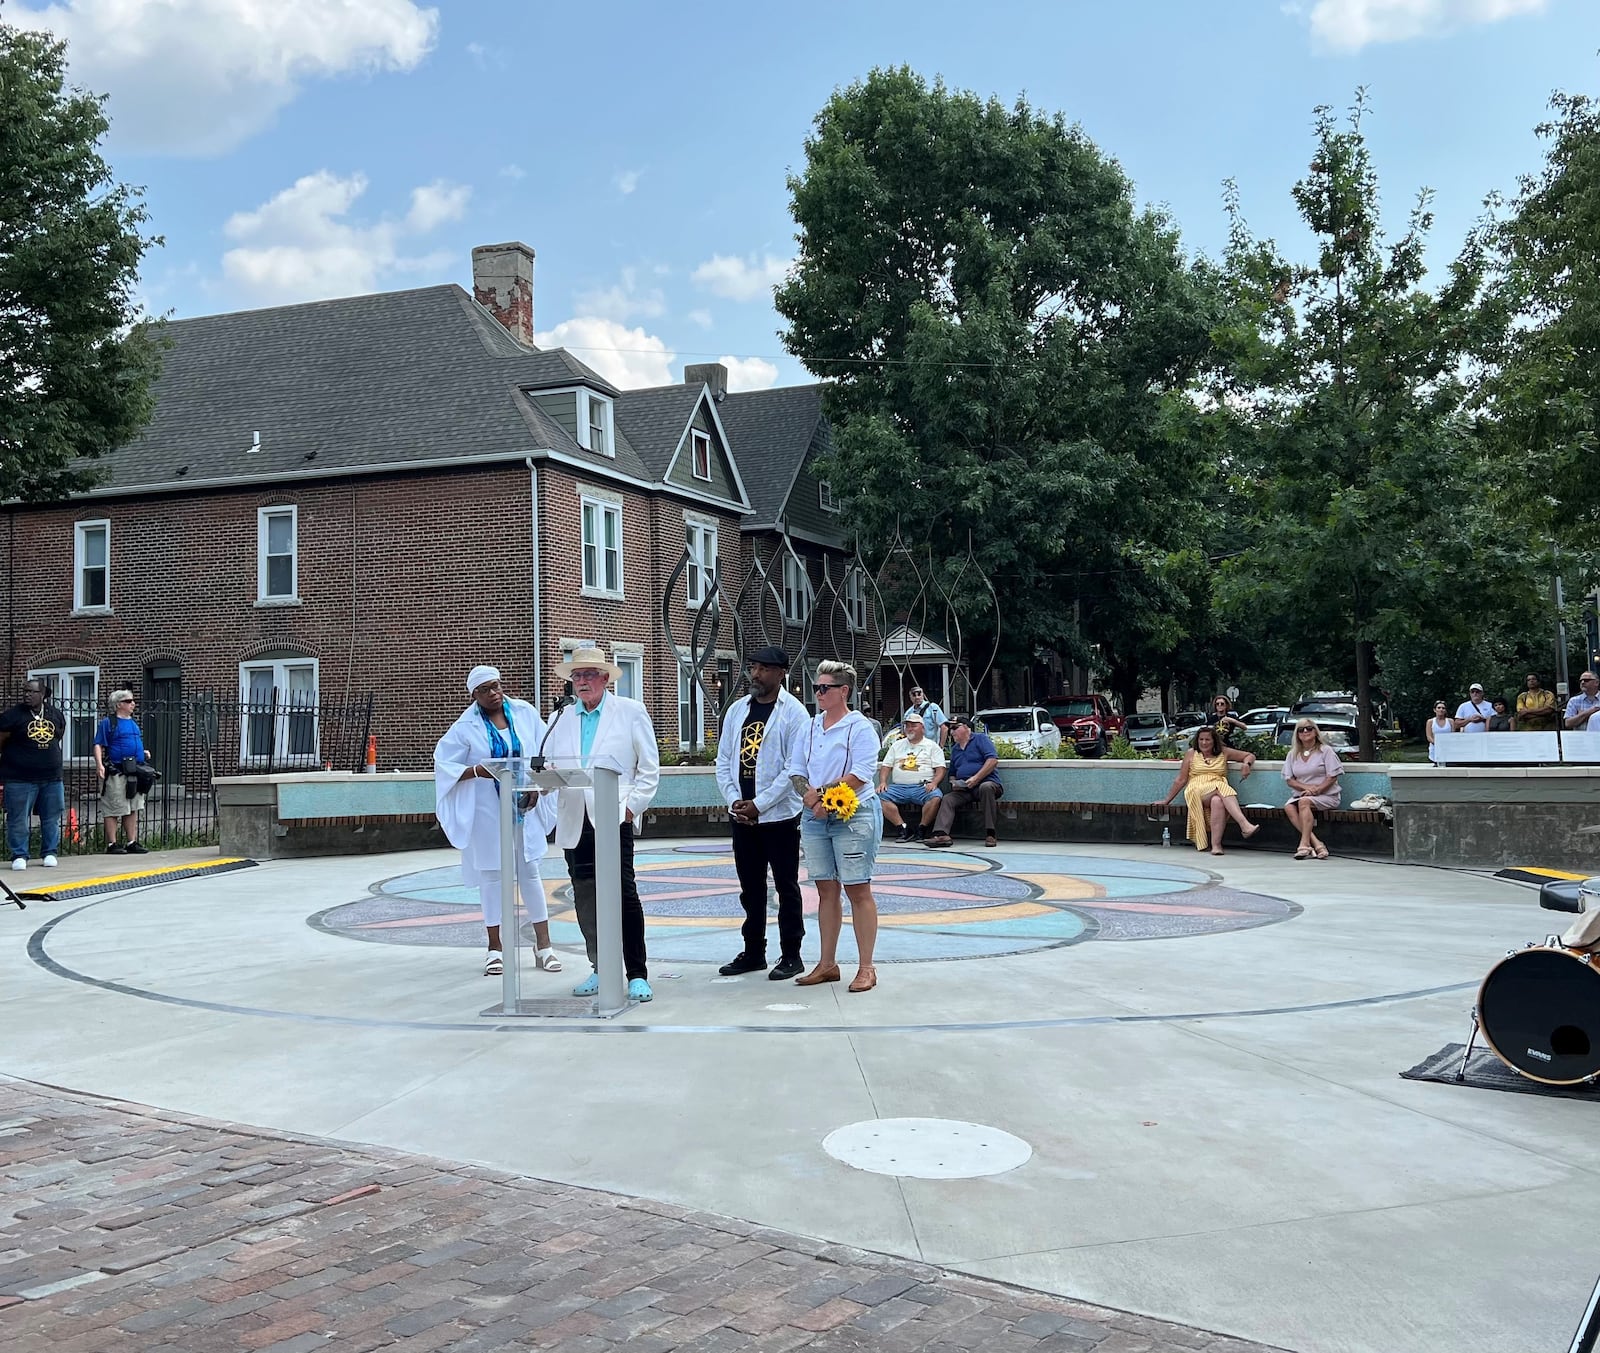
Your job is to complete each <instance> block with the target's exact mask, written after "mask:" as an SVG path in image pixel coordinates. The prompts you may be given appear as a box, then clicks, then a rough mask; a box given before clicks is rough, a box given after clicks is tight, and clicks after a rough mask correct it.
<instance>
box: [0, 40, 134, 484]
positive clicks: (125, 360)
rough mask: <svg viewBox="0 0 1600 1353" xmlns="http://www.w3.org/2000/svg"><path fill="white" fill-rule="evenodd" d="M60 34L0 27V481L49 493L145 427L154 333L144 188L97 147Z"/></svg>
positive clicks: (92, 106) (99, 112) (95, 123)
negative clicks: (115, 169) (141, 280)
mask: <svg viewBox="0 0 1600 1353" xmlns="http://www.w3.org/2000/svg"><path fill="white" fill-rule="evenodd" d="M65 59H66V57H65V45H64V44H62V43H59V42H55V41H52V40H51V39H50V38H48V37H46V36H44V35H42V34H39V33H33V32H26V31H22V30H18V29H14V28H9V27H5V26H0V484H4V485H5V493H6V495H7V496H11V497H15V498H20V499H22V500H23V501H25V502H46V501H52V500H56V499H60V498H62V497H65V496H66V495H68V494H69V493H72V492H75V491H78V490H81V489H84V488H87V487H89V486H90V485H91V484H93V483H94V482H95V479H96V474H95V467H94V465H93V461H94V460H95V458H96V457H99V456H103V455H104V454H105V453H106V452H108V451H110V450H112V449H114V448H116V447H118V446H121V445H124V444H125V443H127V442H128V441H130V440H131V439H132V438H133V436H134V435H135V434H136V433H137V432H138V431H139V429H140V428H141V427H143V426H144V424H145V422H146V421H147V420H148V419H149V416H150V409H151V397H150V383H151V380H152V379H153V377H154V375H155V372H156V370H157V367H158V362H159V346H158V337H157V335H156V333H155V332H153V330H152V328H151V326H149V325H145V324H141V323H139V322H138V319H139V316H138V308H137V306H136V304H135V302H134V299H133V286H134V282H135V279H136V276H137V272H138V268H139V261H140V259H141V258H142V257H143V256H144V253H145V251H146V250H147V249H148V248H149V247H150V246H151V245H152V244H155V243H157V242H158V241H157V240H155V239H154V238H153V237H151V236H148V235H145V234H144V233H143V228H144V226H145V222H146V216H145V212H144V208H143V207H142V206H141V204H140V197H139V193H138V192H137V191H136V190H135V189H132V188H129V187H126V186H124V185H122V184H119V183H117V182H115V181H114V180H113V178H112V175H111V170H110V168H109V167H108V166H107V164H106V162H105V160H104V159H102V158H101V155H100V152H99V144H100V141H101V138H102V137H103V136H104V135H105V133H106V130H107V126H108V124H107V122H106V118H105V113H104V111H103V108H102V101H101V100H100V99H98V98H96V97H94V96H92V95H90V94H85V93H83V92H82V91H79V90H68V89H67V88H66V87H65V81H64V66H65Z"/></svg>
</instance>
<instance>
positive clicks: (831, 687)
mask: <svg viewBox="0 0 1600 1353" xmlns="http://www.w3.org/2000/svg"><path fill="white" fill-rule="evenodd" d="M811 689H812V690H814V691H815V692H816V693H817V694H818V695H821V694H822V693H823V691H836V690H838V689H839V683H838V682H837V681H819V682H817V683H816V684H815V685H814V686H812V688H811Z"/></svg>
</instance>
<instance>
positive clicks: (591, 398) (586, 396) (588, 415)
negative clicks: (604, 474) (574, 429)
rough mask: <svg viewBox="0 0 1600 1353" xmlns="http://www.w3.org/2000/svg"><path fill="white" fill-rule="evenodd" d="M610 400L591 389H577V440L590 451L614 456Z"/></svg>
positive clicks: (615, 450)
mask: <svg viewBox="0 0 1600 1353" xmlns="http://www.w3.org/2000/svg"><path fill="white" fill-rule="evenodd" d="M612 428H613V422H612V408H611V401H610V400H609V399H607V398H606V397H605V396H604V395H597V394H595V393H594V391H592V390H580V391H578V440H579V441H580V442H582V444H583V445H584V446H585V447H586V448H588V449H589V450H590V451H595V452H598V453H599V454H600V455H602V456H615V455H616V454H617V449H616V446H615V444H614V442H613V439H612Z"/></svg>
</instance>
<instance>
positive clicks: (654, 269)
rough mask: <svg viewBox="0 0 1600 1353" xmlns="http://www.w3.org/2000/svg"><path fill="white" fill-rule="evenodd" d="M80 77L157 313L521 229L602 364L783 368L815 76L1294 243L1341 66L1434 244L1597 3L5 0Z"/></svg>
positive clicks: (1395, 182) (1534, 155)
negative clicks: (145, 212)
mask: <svg viewBox="0 0 1600 1353" xmlns="http://www.w3.org/2000/svg"><path fill="white" fill-rule="evenodd" d="M0 17H3V18H4V19H5V21H7V22H10V23H13V24H20V23H26V24H31V25H40V26H48V27H51V28H52V29H54V30H55V31H57V32H60V33H62V34H64V35H66V36H68V37H69V39H70V40H71V42H72V49H71V50H72V61H73V73H74V78H76V79H77V80H79V81H81V82H82V83H83V84H85V85H86V86H87V87H89V88H93V89H96V90H99V91H102V92H105V93H107V94H108V95H109V96H110V110H111V114H112V117H113V120H114V126H113V131H112V135H111V137H110V140H109V144H108V153H109V155H110V157H111V159H112V162H113V165H114V168H115V170H116V172H117V173H118V175H119V176H120V177H121V178H123V179H124V180H125V181H128V182H133V183H138V184H142V185H144V187H145V189H146V200H147V203H148V206H149V208H150V210H151V213H152V216H153V224H154V228H155V229H156V230H157V231H158V232H159V233H161V234H162V235H164V236H165V240H166V243H165V246H164V247H163V248H161V249H159V250H157V251H155V252H154V253H153V254H152V256H151V258H150V259H149V261H148V263H147V266H146V269H145V274H144V278H143V284H142V294H143V297H144V299H145V301H146V303H147V304H148V305H149V306H150V308H152V309H153V310H156V311H159V312H165V313H169V314H171V315H173V316H175V317H180V318H181V317H186V316H190V315H198V314H208V313H215V312H218V311H223V310H233V309H245V308H253V307H256V306H261V305H272V304H282V303H286V302H294V301H303V300H312V299H318V298H322V297H326V296H335V295H347V294H355V293H360V292H366V291H377V290H390V289H398V288H402V287H410V286H421V285H429V284H433V283H438V282H449V281H454V282H460V283H462V284H468V283H469V282H470V259H469V254H470V250H471V248H472V246H473V245H474V244H482V243H493V242H498V241H501V240H506V239H522V240H525V241H527V242H528V243H529V244H531V245H533V246H534V248H535V250H536V251H537V253H538V270H537V276H536V283H535V318H536V327H537V328H538V329H539V331H540V332H541V333H542V334H543V335H545V336H546V339H545V341H547V342H551V343H555V342H560V343H564V344H565V345H566V346H569V347H571V348H572V349H573V351H574V352H576V353H578V355H580V356H581V357H583V359H584V360H586V361H588V362H589V363H590V364H591V365H593V366H595V367H597V368H598V369H599V370H601V371H602V372H604V373H605V374H607V375H609V376H611V377H612V378H613V379H615V380H618V381H620V382H622V383H625V384H631V385H638V384H655V383H660V382H662V381H667V380H676V379H679V378H680V375H681V368H682V365H683V363H684V362H685V361H704V360H713V359H718V358H724V359H732V365H733V369H734V379H735V384H736V386H738V387H742V388H753V387H759V386H762V385H766V384H771V383H779V384H789V383H793V382H795V381H799V380H804V379H806V376H805V373H804V371H803V369H801V368H800V367H799V365H798V364H797V363H795V362H794V361H793V360H792V359H790V358H788V357H786V356H785V355H784V354H783V349H782V344H781V342H780V341H779V338H778V330H779V328H780V323H781V322H780V320H779V318H778V316H777V314H776V313H775V312H774V311H773V309H772V306H771V289H770V285H771V280H772V278H773V277H774V276H776V275H778V274H779V273H781V270H782V268H783V266H784V264H785V262H786V261H787V260H788V259H789V258H790V256H791V255H792V253H793V249H794V240H793V225H792V222H791V221H790V218H789V214H788V196H787V190H786V187H785V175H786V174H787V173H788V172H789V171H791V170H796V169H799V168H800V167H802V165H803V154H804V152H803V140H804V137H805V135H806V133H807V130H808V128H809V127H810V125H811V121H812V119H813V117H814V116H815V114H816V112H817V110H818V109H819V108H820V107H821V105H822V103H823V102H824V101H825V100H826V98H827V97H828V95H829V94H830V93H831V92H832V90H834V89H835V88H837V87H839V86H841V85H846V84H849V83H850V82H852V81H854V80H856V79H858V78H860V77H861V76H863V75H864V74H865V73H866V72H867V71H868V70H869V69H870V68H871V67H873V66H874V65H890V64H899V63H906V64H909V65H910V66H912V67H913V68H915V69H916V70H918V71H920V72H922V73H923V74H924V75H926V76H928V77H930V78H931V77H933V76H935V75H939V76H942V77H943V78H944V80H945V81H946V83H947V84H949V85H951V86H953V87H958V88H964V89H972V90H975V91H977V92H979V93H982V94H985V95H987V94H991V93H992V94H997V95H999V96H1000V97H1001V98H1002V99H1003V100H1005V101H1010V100H1011V99H1013V98H1015V97H1016V96H1017V95H1018V94H1023V95H1025V96H1026V97H1027V98H1028V100H1029V101H1030V102H1031V103H1032V104H1033V105H1034V106H1035V107H1036V108H1041V109H1045V110H1050V111H1060V112H1062V113H1064V114H1065V115H1066V116H1067V117H1068V118H1069V119H1071V120H1073V121H1076V122H1079V123H1081V124H1082V126H1083V127H1084V129H1085V131H1087V132H1088V134H1089V135H1090V136H1091V137H1093V138H1094V140H1095V141H1096V142H1097V143H1098V145H1099V146H1100V147H1101V149H1102V150H1104V151H1106V152H1107V153H1108V154H1110V155H1113V156H1114V157H1115V158H1116V159H1117V160H1119V161H1120V162H1121V164H1122V165H1123V167H1124V168H1125V169H1126V170H1127V172H1128V174H1129V175H1130V177H1131V178H1132V179H1133V181H1134V183H1135V185H1136V188H1137V192H1138V195H1139V198H1140V200H1141V201H1143V202H1154V203H1162V204H1165V205H1166V206H1167V208H1168V209H1169V210H1170V211H1171V213H1172V214H1173V216H1174V218H1175V219H1176V221H1177V223H1178V225H1179V227H1180V228H1181V230H1182V233H1183V238H1184V241H1185V244H1186V246H1187V247H1188V248H1189V249H1191V250H1193V251H1205V252H1210V253H1215V252H1217V251H1219V250H1220V249H1221V247H1222V244H1223V242H1224V238H1225V229H1226V222H1225V218H1224V215H1223V212H1222V207H1221V184H1222V180H1223V179H1224V178H1227V177H1229V176H1233V177H1235V178H1236V179H1237V180H1238V181H1239V185H1240V189H1241V192H1242V195H1243V200H1244V208H1245V213H1246V216H1247V218H1248V219H1249V221H1250V223H1251V225H1252V227H1253V228H1254V229H1255V230H1256V231H1257V233H1259V234H1265V235H1271V236H1274V237H1276V238H1277V239H1278V240H1279V241H1280V243H1283V244H1284V245H1286V246H1290V247H1291V248H1292V247H1293V246H1294V245H1295V244H1297V243H1298V242H1299V241H1300V238H1301V237H1300V234H1299V230H1298V225H1297V222H1296V220H1295V217H1294V214H1293V210H1292V204H1291V202H1290V199H1289V189H1290V186H1291V185H1292V184H1293V182H1294V180H1295V179H1296V178H1297V177H1298V176H1299V175H1300V173H1301V172H1302V171H1303V169H1304V166H1305V163H1306V161H1307V159H1308V157H1309V147H1310V139H1309V124H1310V120H1311V110H1312V108H1313V106H1314V105H1316V104H1318V103H1323V102H1329V103H1333V104H1335V105H1337V106H1339V107H1341V108H1343V107H1345V106H1347V105H1348V104H1349V103H1350V101H1351V98H1352V96H1353V93H1354V91H1355V89H1356V87H1357V86H1359V85H1365V86H1367V87H1368V90H1369V93H1370V98H1371V103H1372V111H1371V115H1370V118H1369V121H1368V122H1367V124H1366V126H1367V130H1368V134H1369V138H1370V142H1371V145H1372V148H1373V151H1374V154H1375V157H1376V161H1377V165H1378V169H1379V173H1380V177H1381V180H1382V182H1383V187H1384V193H1385V200H1386V204H1387V206H1388V209H1389V214H1388V219H1389V222H1390V224H1391V227H1392V228H1393V229H1394V230H1396V231H1397V230H1398V229H1399V227H1400V226H1401V225H1402V224H1403V219H1404V213H1405V211H1406V210H1407V208H1408V207H1409V205H1410V201H1411V198H1412V196H1413V194H1414V193H1415V191H1416V190H1417V189H1418V188H1419V187H1421V186H1423V185H1427V186H1429V187H1431V188H1433V189H1434V191H1435V193H1436V198H1435V210H1436V213H1437V224H1436V227H1435V234H1434V239H1435V247H1434V252H1433V257H1434V259H1435V261H1436V262H1437V263H1443V262H1445V261H1447V260H1448V258H1449V257H1450V256H1451V255H1453V253H1454V252H1455V249H1456V248H1457V247H1458V245H1459V243H1460V240H1461V238H1462V236H1463V234H1464V232H1465V231H1466V229H1467V227H1468V225H1469V224H1470V222H1471V221H1472V219H1473V218H1474V217H1475V216H1476V215H1477V214H1478V212H1479V210H1480V204H1481V202H1482V199H1483V197H1484V195H1485V194H1486V193H1487V192H1489V191H1490V190H1492V189H1499V190H1501V191H1509V190H1511V189H1513V188H1514V186H1515V181H1516V177H1517V175H1518V174H1519V173H1525V172H1529V171H1532V170H1533V169H1535V168H1536V167H1537V165H1538V163H1539V158H1540V149H1539V143H1538V141H1537V139H1536V137H1535V136H1534V132H1533V128H1534V126H1535V124H1536V123H1537V122H1538V121H1540V120H1541V118H1542V116H1543V114H1544V110H1545V105H1546V102H1547V100H1548V98H1549V96H1550V94H1551V92H1552V91H1553V90H1556V89H1565V90H1571V91H1596V90H1597V86H1600V79H1597V74H1600V70H1597V56H1596V52H1597V49H1600V4H1595V3H1594V0H1298V2H1297V3H1287V4H1286V3H1279V2H1277V0H1137V2H1136V0H1094V2H1093V3H1090V2H1089V0H1052V2H1050V3H1044V2H1043V0H1041V2H1040V3H1034V4H1022V3H1005V2H1003V0H1002V2H1000V3H994V2H993V0H991V2H990V3H987V4H985V5H981V6H980V5H975V4H973V3H971V0H966V3H948V2H947V0H918V2H917V3H901V2H900V0H868V2H867V3H863V0H854V3H844V2H842V0H812V3H810V4H809V5H807V6H804V7H795V6H782V7H780V6H773V5H765V6H763V5H748V4H746V5H731V4H726V3H721V0H702V2H701V3H699V4H697V5H694V6H677V5H667V4H658V3H643V2H640V3H605V2H604V0H594V2H592V3H590V4H588V5H581V6H580V5H552V4H546V3H542V2H540V0H447V3H441V4H436V5H433V6H430V5H428V4H426V3H422V2H421V0H56V3H55V4H54V5H49V6H47V5H46V3H45V0H28V2H27V3H20V2H19V0H11V3H6V4H5V5H4V8H3V10H0Z"/></svg>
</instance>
